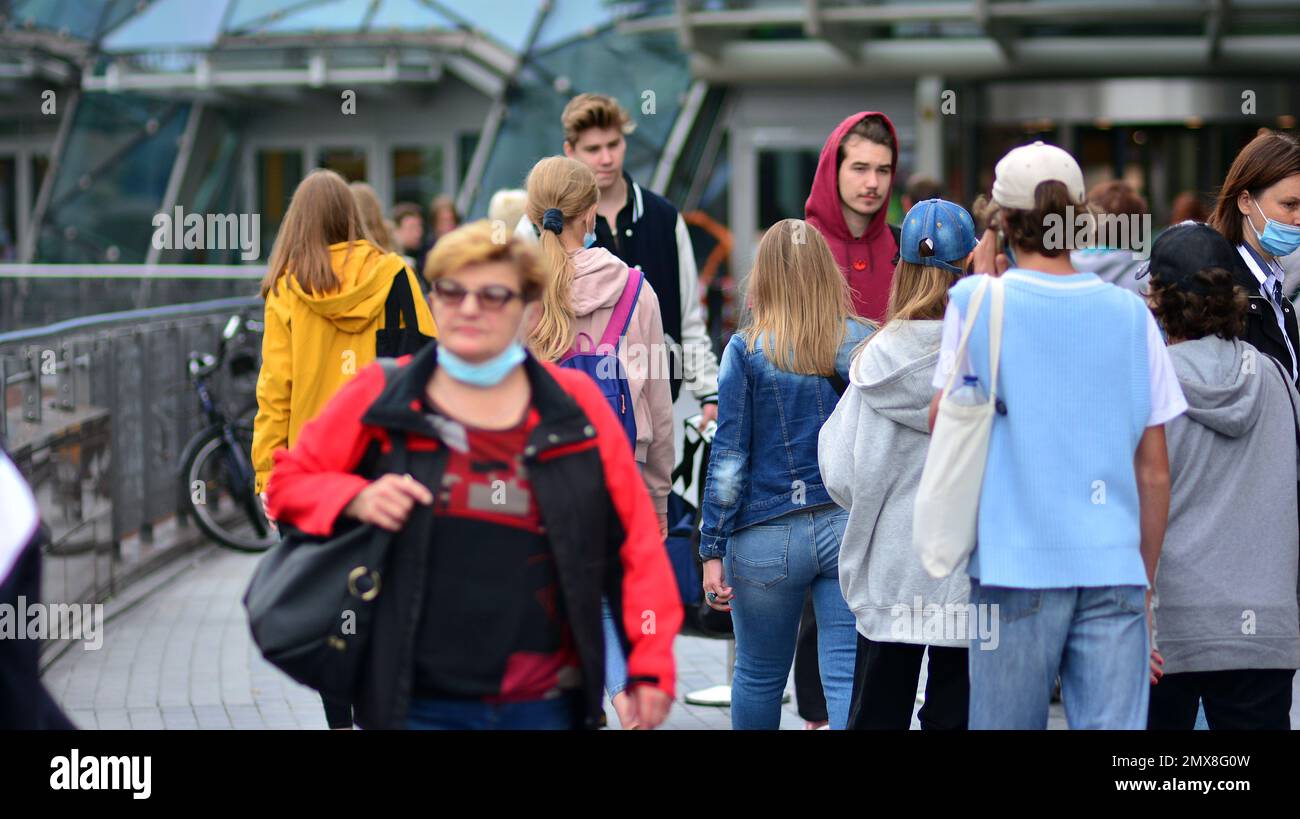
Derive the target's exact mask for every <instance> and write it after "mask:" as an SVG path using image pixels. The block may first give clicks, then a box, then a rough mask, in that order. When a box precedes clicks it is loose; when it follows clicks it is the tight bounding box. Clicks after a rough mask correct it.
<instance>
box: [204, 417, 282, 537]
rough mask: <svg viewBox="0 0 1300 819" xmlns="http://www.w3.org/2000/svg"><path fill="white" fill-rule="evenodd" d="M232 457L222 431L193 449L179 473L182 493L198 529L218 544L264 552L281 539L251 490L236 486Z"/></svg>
mask: <svg viewBox="0 0 1300 819" xmlns="http://www.w3.org/2000/svg"><path fill="white" fill-rule="evenodd" d="M244 437H245V435H244V434H243V430H241V429H239V428H238V427H237V428H236V430H235V438H236V440H237V441H239V443H240V445H241V446H244V445H246V443H247V442H245V441H243V440H242V439H243V438H244ZM232 457H235V456H234V455H233V453H231V452H230V451H229V444H228V443H227V442H226V440H225V438H223V437H222V435H221V430H220V429H217V430H213V431H212V432H210V433H209V434H208V437H207V439H206V440H205V441H203V443H202V444H201V445H200V446H198V447H196V448H195V449H194V451H193V455H191V457H190V459H189V460H188V461H187V462H186V463H185V465H184V467H183V469H182V470H181V480H182V481H183V482H184V485H183V487H182V490H183V491H184V492H185V497H186V500H187V502H188V503H189V506H190V509H191V510H192V512H193V514H194V522H195V523H196V524H198V527H199V529H200V530H201V531H202V532H203V533H204V534H205V535H207V536H208V537H210V538H212V539H213V540H215V541H216V542H217V543H218V544H220V545H222V546H225V547H226V548H228V549H234V550H236V551H240V552H264V551H266V550H267V549H269V548H270V547H272V546H274V545H275V544H277V543H279V542H280V536H279V534H277V533H276V531H275V530H274V529H273V528H272V527H271V526H270V524H269V523H267V521H266V517H265V516H264V515H263V514H262V503H261V500H260V499H259V498H258V497H257V496H256V495H255V494H253V487H252V486H251V485H249V486H235V485H233V484H234V480H233V478H232V476H233V475H234V474H236V470H235V469H234V468H232V467H233V464H232V463H231V458H232Z"/></svg>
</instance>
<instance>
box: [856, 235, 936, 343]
mask: <svg viewBox="0 0 1300 819" xmlns="http://www.w3.org/2000/svg"><path fill="white" fill-rule="evenodd" d="M944 261H951V263H952V264H958V263H959V262H960V261H961V260H960V259H952V260H949V259H944ZM952 285H953V274H952V272H951V271H948V270H944V269H943V268H942V267H935V266H933V265H922V264H917V263H915V262H907V261H903V260H902V259H899V260H898V264H897V265H896V266H895V267H894V281H893V282H892V283H891V284H890V285H889V305H888V306H887V307H886V308H885V326H889V324H890V323H891V322H894V321H926V320H931V319H942V318H943V314H944V312H945V311H946V310H947V309H948V289H949V288H951V287H952ZM877 335H878V334H877V333H872V334H871V335H869V336H867V337H866V338H864V339H862V341H861V342H859V343H858V346H857V347H854V348H853V354H852V356H850V360H855V359H857V357H858V353H860V352H862V348H863V347H866V346H867V345H868V344H870V343H871V342H872V340H873V339H875V338H876V336H877Z"/></svg>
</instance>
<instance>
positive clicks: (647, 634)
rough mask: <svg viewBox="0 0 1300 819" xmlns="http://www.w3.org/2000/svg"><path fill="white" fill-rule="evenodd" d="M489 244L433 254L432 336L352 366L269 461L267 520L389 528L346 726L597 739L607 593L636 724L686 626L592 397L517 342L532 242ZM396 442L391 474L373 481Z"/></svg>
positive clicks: (648, 517)
mask: <svg viewBox="0 0 1300 819" xmlns="http://www.w3.org/2000/svg"><path fill="white" fill-rule="evenodd" d="M499 238H500V237H496V236H494V235H493V230H492V225H491V223H489V222H486V221H482V222H476V223H474V224H470V225H466V226H465V227H462V228H459V229H457V230H455V231H453V232H452V233H449V234H447V235H446V236H444V237H443V238H442V240H441V241H439V242H438V244H437V246H436V247H435V248H434V250H433V251H432V252H431V253H430V256H429V260H428V262H427V265H426V269H425V275H426V277H427V279H428V280H429V283H430V285H431V286H432V290H431V295H430V299H431V305H432V308H433V313H434V316H435V321H436V322H437V323H438V327H439V329H440V331H441V335H440V338H439V340H438V342H437V343H431V344H429V345H428V346H427V347H426V348H425V349H424V350H423V351H422V352H420V353H418V354H417V355H415V356H414V357H411V358H407V359H402V360H399V362H398V363H399V364H400V365H401V366H400V367H399V368H397V369H396V370H394V371H393V374H392V375H391V376H389V377H388V378H387V379H386V378H385V374H384V370H383V368H382V367H381V366H380V365H379V364H374V365H371V366H370V367H368V368H366V369H365V370H363V371H361V372H360V373H358V374H357V376H356V378H355V379H354V380H353V381H351V382H349V384H348V385H347V386H346V387H344V388H343V389H342V390H340V392H339V393H338V394H337V395H336V396H335V397H334V399H333V400H332V401H331V402H330V403H329V404H328V405H327V406H326V407H325V409H324V411H323V412H322V413H321V414H320V415H319V416H318V417H317V418H316V419H315V420H313V421H312V422H310V423H309V424H308V425H307V426H306V427H304V429H303V431H302V434H301V436H300V437H299V439H298V442H297V444H296V445H295V446H294V447H293V448H292V449H291V450H288V451H281V452H278V453H276V465H275V470H274V472H273V473H272V475H271V480H270V484H269V486H268V488H267V494H268V502H269V505H270V509H271V513H272V514H273V515H274V516H275V517H276V518H277V519H278V520H280V521H282V522H284V523H287V524H289V525H292V526H296V527H298V528H299V529H301V530H303V531H306V532H309V533H317V534H328V533H330V532H331V531H333V530H334V527H335V525H336V523H337V522H339V519H340V518H345V519H353V520H356V521H361V522H363V523H368V524H372V525H375V526H379V527H382V528H385V529H388V530H390V531H394V532H397V533H398V534H397V536H396V537H395V539H394V541H393V543H392V545H391V546H390V548H389V557H388V561H389V565H387V566H386V567H385V570H384V571H383V573H382V578H383V584H382V591H381V592H380V594H379V598H378V602H377V608H376V610H375V614H374V620H373V622H372V633H371V638H370V639H371V643H370V647H369V654H368V656H367V660H366V667H365V669H364V670H363V672H362V679H361V682H360V684H359V687H358V690H357V692H356V695H355V701H354V708H355V713H356V719H357V724H358V725H360V726H361V727H363V728H403V727H405V728H450V729H475V728H499V729H520V728H576V727H595V726H596V725H597V724H598V722H599V718H600V715H601V686H602V682H603V670H604V646H603V638H602V632H601V620H600V605H601V596H602V595H604V596H606V597H607V598H608V599H609V600H610V603H611V605H612V606H613V607H614V610H615V611H617V612H619V613H620V615H621V616H620V617H619V618H618V619H619V624H618V625H619V631H620V634H619V637H620V640H621V641H622V643H623V647H624V649H625V650H628V651H629V654H628V679H629V682H630V689H629V690H630V691H631V692H632V698H633V704H634V707H635V709H636V712H637V718H638V719H639V721H640V722H641V723H642V725H643V726H644V727H647V728H652V727H654V726H656V725H658V724H659V723H661V722H662V721H663V720H664V718H665V717H666V716H667V713H668V709H669V706H670V705H671V703H672V697H673V683H674V671H673V653H672V642H673V636H674V635H675V634H676V633H677V630H678V628H679V627H680V625H681V618H682V612H681V604H680V602H679V600H678V597H677V591H676V585H675V581H674V579H673V574H672V570H671V568H670V567H669V563H668V559H667V556H666V554H665V553H664V550H663V544H662V542H661V541H660V539H659V527H658V521H657V519H656V516H655V510H654V507H653V505H652V504H651V502H650V497H649V495H648V494H647V492H646V489H645V485H644V483H643V482H642V481H641V480H640V476H639V474H638V472H637V468H636V463H635V462H634V461H633V459H632V454H631V451H630V449H629V447H628V445H627V436H626V434H625V433H624V432H623V429H622V427H621V426H620V424H619V422H618V420H617V419H616V418H615V416H614V413H613V411H612V410H611V409H610V408H609V405H608V403H607V402H606V400H605V398H604V397H603V396H602V395H601V393H600V391H599V389H598V388H597V386H596V384H595V383H594V382H593V381H592V380H591V379H590V378H589V377H588V376H586V375H585V374H583V373H580V372H577V371H572V370H563V369H559V368H557V367H555V366H553V365H551V364H547V363H543V362H540V361H538V360H537V359H536V358H534V357H533V356H532V355H531V354H529V353H528V352H527V351H526V350H525V349H524V348H523V347H522V346H521V345H520V343H519V338H520V336H521V328H523V327H525V326H526V325H525V320H526V318H527V317H529V315H530V314H531V313H533V312H534V311H535V310H536V305H537V299H538V298H539V297H540V295H541V292H542V290H543V286H544V279H543V274H542V272H541V270H540V267H539V265H538V261H537V258H536V256H535V255H534V253H533V251H532V250H531V249H530V248H528V247H527V246H526V245H525V244H523V243H522V242H519V241H518V240H514V239H510V240H509V241H506V242H500V241H494V239H499ZM398 435H400V436H403V438H404V440H405V442H406V451H407V454H408V456H407V461H406V463H407V469H406V474H403V475H398V474H385V475H382V476H379V477H377V478H376V473H377V472H379V471H380V470H379V469H377V468H376V467H377V465H378V464H379V463H380V462H382V461H383V459H384V458H385V455H386V453H388V452H390V451H391V449H392V445H391V441H392V440H393V438H394V437H395V436H398ZM343 523H344V524H347V523H349V521H343Z"/></svg>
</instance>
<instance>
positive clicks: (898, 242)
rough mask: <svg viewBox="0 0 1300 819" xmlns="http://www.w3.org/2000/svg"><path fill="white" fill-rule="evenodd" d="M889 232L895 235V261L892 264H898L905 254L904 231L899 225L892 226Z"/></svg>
mask: <svg viewBox="0 0 1300 819" xmlns="http://www.w3.org/2000/svg"><path fill="white" fill-rule="evenodd" d="M889 232H890V233H892V234H894V247H895V248H897V249H896V250H895V251H894V261H893V262H891V264H898V258H899V256H900V255H902V252H903V229H902V228H901V227H899V226H898V225H890V226H889Z"/></svg>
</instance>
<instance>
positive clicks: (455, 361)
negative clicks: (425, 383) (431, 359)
mask: <svg viewBox="0 0 1300 819" xmlns="http://www.w3.org/2000/svg"><path fill="white" fill-rule="evenodd" d="M524 358H526V354H525V353H524V347H523V345H522V344H520V343H519V342H518V341H512V342H510V346H509V347H506V348H505V349H504V350H502V351H501V353H500V354H499V355H497V356H495V357H493V358H490V359H488V360H487V361H483V362H481V363H478V364H472V363H470V362H468V361H466V360H465V359H463V358H461V357H459V356H457V355H456V354H455V353H453V352H452V351H451V350H448V349H447V348H446V347H439V348H438V366H439V367H442V368H443V369H445V370H446V371H447V375H450V376H451V377H452V378H454V379H456V380H457V381H459V382H461V383H462V384H469V385H470V386H472V387H495V386H496V385H497V384H500V383H501V382H502V381H504V380H505V377H506V376H507V375H510V371H511V370H513V369H514V368H515V367H517V366H519V364H521V363H522V362H523V360H524Z"/></svg>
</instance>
